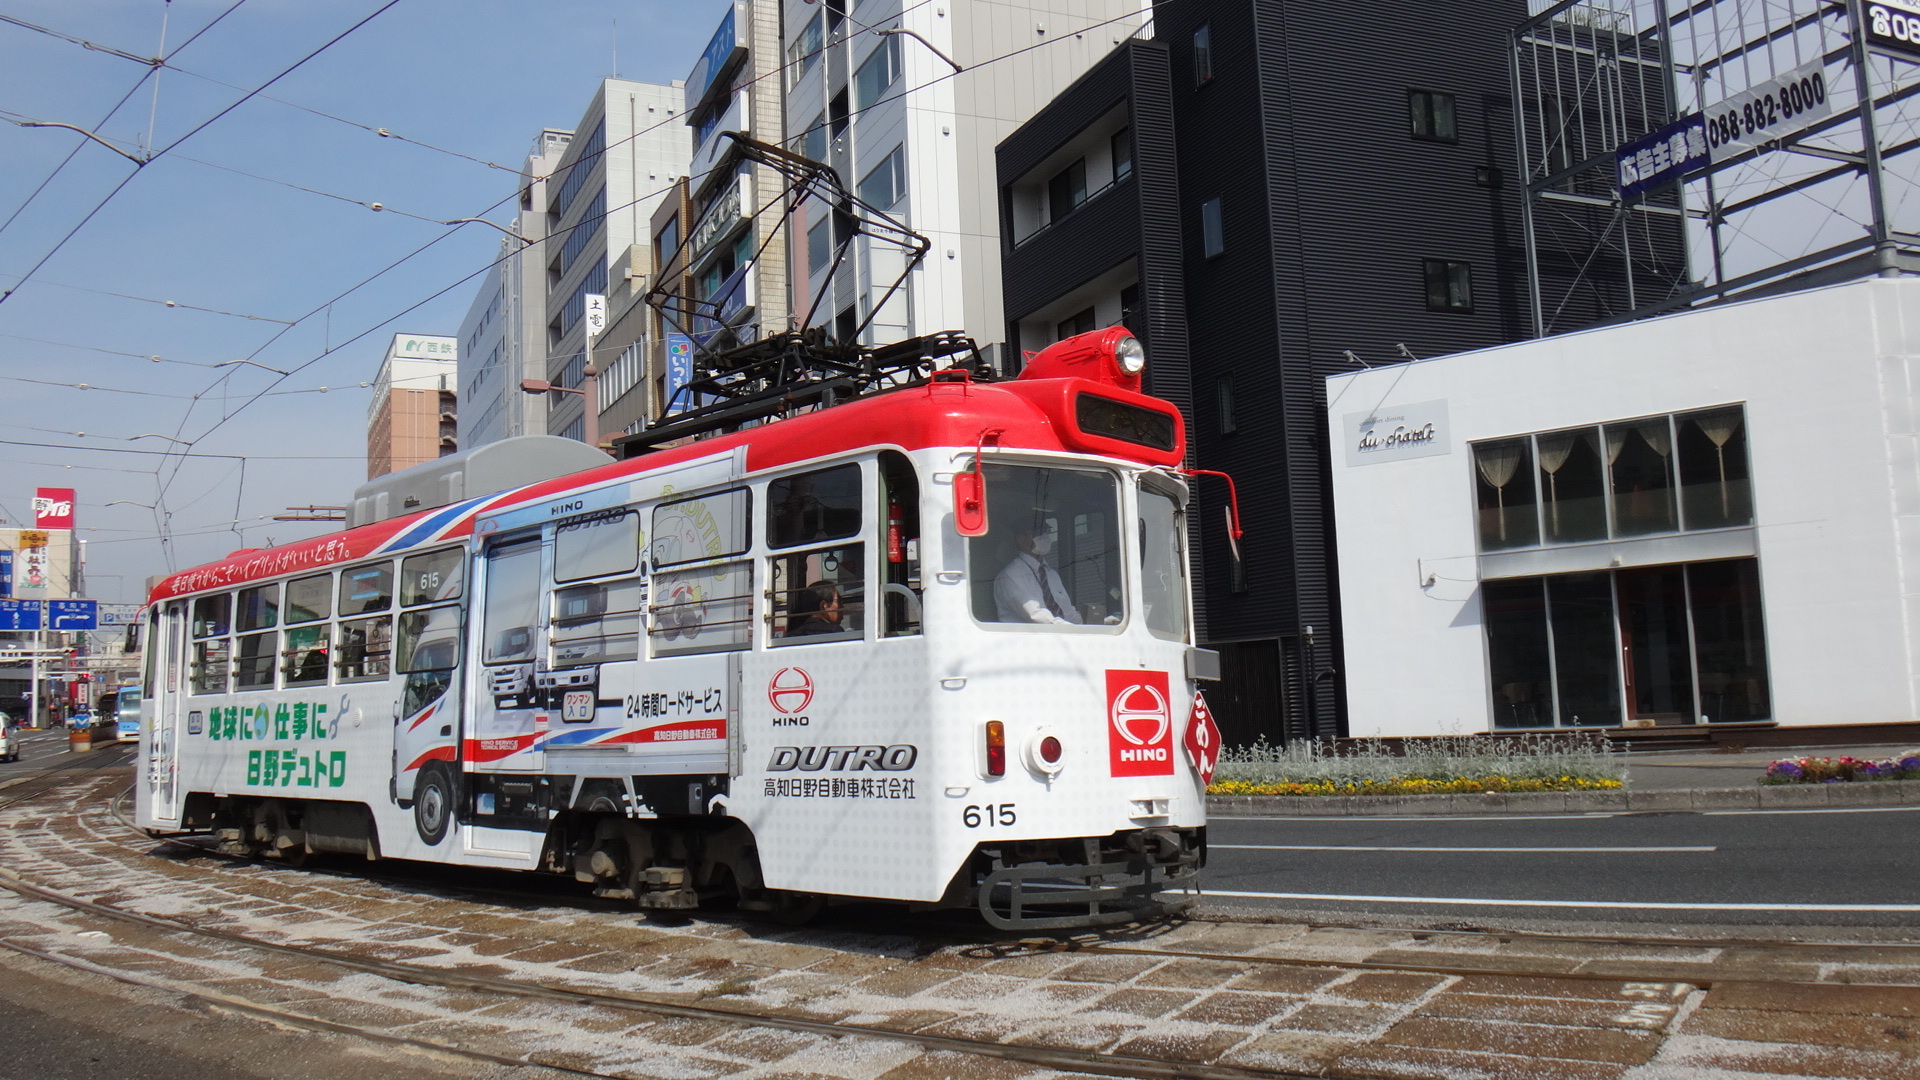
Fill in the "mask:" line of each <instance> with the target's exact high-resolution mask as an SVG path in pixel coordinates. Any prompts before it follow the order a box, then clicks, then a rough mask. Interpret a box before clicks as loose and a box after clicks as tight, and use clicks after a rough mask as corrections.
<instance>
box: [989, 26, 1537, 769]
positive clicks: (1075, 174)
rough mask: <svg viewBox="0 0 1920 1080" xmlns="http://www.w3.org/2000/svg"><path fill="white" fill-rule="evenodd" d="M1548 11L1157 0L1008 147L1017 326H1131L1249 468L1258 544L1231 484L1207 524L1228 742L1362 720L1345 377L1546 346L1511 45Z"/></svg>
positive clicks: (1038, 335)
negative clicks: (1344, 556)
mask: <svg viewBox="0 0 1920 1080" xmlns="http://www.w3.org/2000/svg"><path fill="white" fill-rule="evenodd" d="M1526 17H1527V10H1526V4H1525V3H1524V2H1523V0H1494V2H1492V3H1486V4H1471V5H1456V6H1454V7H1450V8H1446V9H1444V10H1443V9H1438V8H1435V7H1433V6H1432V5H1431V4H1424V3H1416V2H1414V0H1381V2H1379V3H1375V4H1370V5H1365V6H1363V7H1359V8H1356V7H1354V6H1353V5H1349V4H1338V3H1334V2H1332V0H1313V2H1306V3H1278V2H1275V0H1180V2H1178V3H1165V4H1157V5H1156V7H1155V39H1154V40H1151V41H1133V42H1127V43H1125V44H1123V45H1122V46H1120V47H1119V48H1118V49H1116V50H1115V52H1114V53H1113V54H1112V55H1111V56H1109V57H1108V58H1107V59H1106V60H1105V61H1103V62H1102V63H1101V64H1100V65H1099V66H1097V67H1095V68H1094V69H1092V70H1091V71H1089V72H1088V73H1087V74H1086V75H1085V76H1083V77H1082V78H1081V79H1080V80H1079V81H1078V82H1076V83H1075V84H1074V85H1073V86H1071V87H1069V88H1068V89H1067V90H1066V91H1065V92H1064V93H1062V94H1061V95H1060V96H1059V97H1058V98H1057V99H1055V101H1054V102H1053V103H1052V104H1051V105H1049V106H1048V107H1047V108H1045V109H1043V110H1042V111H1041V112H1040V113H1038V114H1037V115H1036V116H1035V117H1034V118H1033V120H1031V121H1030V122H1029V123H1028V124H1026V125H1025V126H1024V127H1022V128H1021V129H1020V130H1019V131H1017V132H1015V133H1014V134H1013V135H1012V136H1010V137H1009V138H1008V139H1007V140H1006V141H1005V142H1003V143H1002V144H1001V145H1000V148H999V152H998V176H999V183H1000V189H1001V199H1002V209H1003V230H1002V236H1003V266H1004V271H1003V272H1004V282H1005V296H1006V316H1007V321H1008V341H1009V342H1010V343H1012V344H1013V345H1014V347H1015V349H1017V350H1026V351H1032V350H1035V349H1038V348H1041V347H1044V346H1045V345H1047V344H1050V343H1051V342H1052V341H1055V340H1058V338H1059V337H1062V336H1066V335H1067V334H1069V333H1074V332H1078V331H1079V330H1081V329H1092V328H1093V327H1094V326H1100V325H1109V324H1111V323H1113V322H1116V321H1124V322H1125V323H1126V324H1127V325H1128V326H1129V327H1132V328H1133V329H1134V330H1135V332H1136V333H1139V334H1140V335H1141V337H1142V339H1143V340H1144V341H1145V342H1146V344H1147V349H1148V377H1149V389H1150V390H1151V391H1152V392H1154V393H1156V394H1160V395H1161V396H1164V397H1167V398H1168V399H1169V400H1172V401H1174V402H1176V403H1177V404H1179V405H1180V407H1181V408H1182V409H1183V410H1185V411H1186V413H1187V416H1188V421H1189V429H1190V431H1191V432H1192V436H1193V440H1192V446H1193V451H1192V452H1193V457H1194V460H1193V465H1194V466H1195V467H1197V468H1203V469H1217V470H1221V471H1224V472H1227V473H1230V474H1232V475H1233V477H1234V478H1235V480H1236V481H1237V483H1238V486H1239V494H1240V506H1241V511H1242V515H1243V519H1244V524H1245V528H1246V536H1245V537H1244V538H1242V540H1241V541H1240V544H1239V545H1238V555H1239V557H1238V558H1236V557H1235V554H1236V553H1235V550H1234V547H1233V545H1232V544H1231V541H1230V540H1229V538H1228V536H1227V529H1226V518H1225V513H1224V507H1225V505H1226V493H1225V491H1224V490H1223V489H1222V488H1218V487H1215V486H1213V485H1214V483H1215V482H1214V481H1210V480H1201V481H1199V483H1200V484H1201V487H1200V490H1199V497H1198V498H1197V499H1196V503H1195V505H1196V507H1197V508H1198V511H1197V513H1196V514H1195V515H1194V519H1193V520H1194V523H1195V526H1196V532H1197V534H1198V536H1197V546H1196V548H1195V551H1194V555H1195V563H1196V568H1197V573H1196V592H1197V593H1198V596H1197V597H1196V601H1197V609H1198V613H1199V617H1200V627H1201V638H1202V643H1203V644H1205V645H1207V646H1208V647H1210V648H1214V649H1217V650H1219V651H1220V652H1221V654H1222V661H1223V663H1222V668H1223V679H1222V682H1221V684H1220V686H1219V688H1218V689H1217V690H1210V691H1209V695H1208V700H1209V703H1210V704H1212V705H1213V707H1214V711H1215V713H1216V715H1217V716H1218V717H1219V720H1220V723H1221V727H1222V729H1223V733H1224V735H1225V737H1226V741H1227V743H1228V744H1230V745H1231V744H1247V743H1251V742H1253V741H1254V740H1255V739H1256V738H1264V739H1265V740H1266V741H1268V742H1271V743H1279V742H1282V741H1286V740H1290V739H1295V738H1304V737H1320V736H1331V735H1343V734H1345V715H1344V707H1343V705H1342V698H1343V693H1342V682H1341V678H1342V676H1341V670H1340V669H1341V634H1340V626H1339V621H1338V620H1339V605H1338V602H1337V589H1338V582H1337V580H1336V567H1335V559H1334V551H1333V530H1332V522H1331V495H1330V480H1329V475H1330V474H1329V460H1330V459H1329V447H1328V446H1327V439H1326V434H1325V431H1326V422H1325V416H1326V409H1327V402H1326V391H1325V382H1324V378H1325V376H1326V375H1328V374H1330V373H1333V372H1336V371H1344V370H1351V369H1352V367H1353V366H1354V365H1355V364H1356V363H1358V364H1364V365H1368V366H1375V365H1382V364H1390V363H1395V362H1399V361H1402V360H1404V359H1406V358H1407V357H1409V356H1413V357H1422V358H1424V357H1430V356H1437V355H1440V354H1444V353H1452V352H1459V351H1461V350H1466V349H1474V348H1481V347H1485V346H1489V345H1495V344H1500V343H1503V342H1509V341H1515V340H1519V339H1521V338H1522V337H1524V336H1526V334H1527V329H1528V326H1529V324H1530V317H1529V314H1528V312H1527V310H1526V307H1525V303H1526V299H1525V298H1526V282H1525V272H1526V271H1525V259H1524V255H1523V252H1522V249H1521V236H1520V205H1519V201H1518V199H1519V195H1518V192H1517V191H1516V190H1515V187H1514V185H1513V184H1511V183H1510V182H1509V179H1510V178H1512V177H1514V176H1515V175H1516V174H1515V160H1516V153H1515V149H1514V146H1515V134H1514V127H1513V125H1514V123H1515V110H1514V108H1513V103H1512V100H1511V98H1510V90H1509V85H1510V83H1509V63H1510V55H1509V51H1508V50H1509V48H1510V42H1511V34H1512V30H1513V28H1514V27H1515V26H1516V25H1517V24H1519V23H1520V22H1522V21H1524V20H1525V19H1526ZM1122 128H1125V129H1126V136H1125V138H1124V139H1123V140H1122V139H1119V138H1117V137H1116V133H1117V132H1119V131H1120V130H1121V129H1122ZM1123 143H1124V144H1125V145H1124V146H1123ZM1123 151H1124V152H1126V153H1130V155H1131V159H1130V160H1128V161H1124V162H1123V157H1122V155H1123ZM1353 407H1354V408H1355V409H1364V408H1365V405H1364V403H1355V404H1354V406H1353ZM1408 527H1410V528H1417V527H1418V523H1417V522H1409V523H1408ZM1408 572H1409V573H1412V572H1413V571H1412V570H1411V569H1409V571H1408Z"/></svg>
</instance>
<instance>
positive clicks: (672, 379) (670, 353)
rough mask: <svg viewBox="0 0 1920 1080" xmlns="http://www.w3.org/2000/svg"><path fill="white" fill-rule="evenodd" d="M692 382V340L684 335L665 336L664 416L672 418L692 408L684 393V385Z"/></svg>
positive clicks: (691, 403)
mask: <svg viewBox="0 0 1920 1080" xmlns="http://www.w3.org/2000/svg"><path fill="white" fill-rule="evenodd" d="M692 381H693V339H692V338H690V337H688V336H687V335H685V334H668V335H667V407H666V409H665V410H664V412H665V415H667V416H673V415H675V414H677V413H683V412H686V411H687V410H688V409H691V408H693V402H692V401H690V400H688V395H687V394H686V393H685V390H686V385H687V384H688V383H690V382H692Z"/></svg>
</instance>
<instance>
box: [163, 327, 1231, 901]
mask: <svg viewBox="0 0 1920 1080" xmlns="http://www.w3.org/2000/svg"><path fill="white" fill-rule="evenodd" d="M962 340H964V339H962ZM965 350H972V346H971V343H970V342H966V343H965ZM907 351H908V352H910V353H915V354H925V353H927V352H928V351H929V350H928V349H927V348H926V347H925V346H924V345H923V344H915V346H914V348H913V349H909V350H907ZM932 351H934V352H940V351H941V350H932ZM894 353H895V354H896V355H898V354H900V350H899V349H897V348H896V349H894ZM971 359H972V363H971V364H970V365H969V364H962V363H955V364H953V365H952V366H950V367H946V368H942V369H939V370H934V369H933V366H932V364H931V363H930V362H928V361H927V360H926V359H925V356H924V355H917V358H916V359H915V360H914V362H913V365H910V369H911V370H914V371H917V372H918V374H917V375H916V377H913V378H910V379H906V380H904V381H903V384H902V381H901V380H896V385H892V386H888V387H880V388H877V389H875V390H874V391H873V392H867V393H861V394H857V395H854V396H852V397H851V400H845V401H844V402H840V403H834V399H833V396H832V395H831V394H823V395H822V396H820V398H819V400H818V404H820V405H831V407H822V408H818V409H816V410H814V411H809V412H803V413H801V414H799V415H790V416H787V417H786V418H781V419H770V420H768V421H765V422H761V423H758V424H755V425H752V426H745V427H739V426H738V425H737V424H734V425H731V426H734V427H736V428H737V430H731V431H717V432H713V433H711V435H710V437H706V438H701V439H697V440H693V441H687V440H685V439H677V440H676V439H659V438H655V439H651V440H645V439H631V438H630V439H629V440H626V441H627V442H629V443H639V444H640V445H637V446H623V448H622V449H623V451H624V452H627V453H629V454H631V455H632V456H628V457H626V458H624V459H622V460H612V461H606V462H605V463H604V464H599V465H596V466H595V467H592V468H588V469H586V470H585V471H577V472H571V473H568V474H566V475H560V476H555V477H552V478H550V479H545V480H540V481H537V482H533V483H525V484H521V485H518V486H515V487H512V488H509V489H508V490H504V491H498V492H494V493H490V494H486V495H482V496H480V497H475V498H463V499H459V500H458V501H453V502H450V503H449V504H448V505H443V506H439V507H433V508H429V509H421V510H415V511H412V512H408V513H405V514H404V515H403V516H398V517H393V518H390V519H388V520H381V521H374V522H371V523H368V524H364V525H358V526H356V527H351V528H349V529H347V530H346V531H344V532H341V533H337V534H333V535H328V536H322V537H316V538H313V539H309V540H303V541H300V542H297V543H292V544H288V545H284V546H281V547H276V548H272V549H266V550H248V551H240V552H235V553H234V554H233V555H231V556H229V557H228V558H226V559H223V560H221V561H218V562H215V563H211V564H208V565H205V566H200V567H196V568H193V569H190V570H185V571H183V572H180V573H177V574H174V575H172V576H171V577H168V578H166V579H165V580H163V581H161V582H160V583H159V584H158V585H157V586H156V587H155V588H154V589H153V590H152V594H151V597H150V621H149V625H148V628H147V633H148V634H149V637H148V639H147V640H148V641H149V643H150V644H149V647H148V648H147V650H146V653H145V663H146V666H147V669H146V671H145V674H144V678H143V680H142V683H141V694H142V695H143V699H142V709H143V714H144V717H145V722H144V723H143V725H142V733H141V754H142V758H143V763H144V768H143V771H142V782H141V783H140V784H139V787H138V798H137V813H138V821H139V823H140V824H141V825H142V826H143V827H144V828H146V829H148V830H150V831H152V832H153V833H155V834H156V835H166V834H180V833H189V832H211V833H214V834H216V835H217V837H218V839H219V841H220V843H221V845H222V847H223V849H224V850H227V851H230V852H233V853H244V854H253V855H260V856H267V857H273V858H279V859H284V860H287V861H288V862H291V863H299V862H302V861H304V860H305V859H306V858H307V857H309V856H310V855H312V854H314V853H319V852H336V853H348V854H353V855H363V856H365V857H367V858H380V857H389V858H401V859H411V860H420V861H425V862H437V863H451V864H461V865H468V866H486V867H499V868H511V869H520V870H529V871H544V872H549V873H560V874H569V875H572V876H574V877H575V878H577V879H578V880H580V881H581V882H583V883H585V884H588V885H591V886H592V887H593V889H594V891H595V892H597V893H598V894H600V895H603V896H610V897H620V898H631V899H632V900H634V901H635V902H636V903H637V904H638V905H639V906H641V907H643V908H652V909H689V908H694V907H697V906H700V905H702V904H709V903H720V902H725V903H732V904H737V905H738V906H739V907H741V908H744V909H749V910H760V911H770V912H772V913H774V914H775V915H777V916H780V917H783V918H795V919H797V918H804V917H807V916H808V915H810V914H811V913H812V912H814V911H816V910H818V909H819V907H820V906H821V905H823V904H824V903H830V902H843V901H848V900H855V899H861V900H885V901H897V902H902V903H905V904H908V905H912V906H914V907H917V908H939V907H972V908H976V909H978V910H979V911H980V913H981V914H982V915H983V916H984V917H985V918H986V919H987V920H988V921H989V922H990V923H992V924H993V925H995V926H999V927H1004V928H1015V929H1034V928H1048V927H1061V926H1084V925H1099V924H1105V923H1114V922H1121V921H1128V920H1135V919H1140V918H1143V917H1150V916H1154V915H1158V914H1163V913H1166V912H1169V911H1175V910H1179V909H1180V908H1182V907H1184V906H1186V905H1187V904H1190V903H1191V902H1192V900H1193V899H1194V898H1195V896H1196V895H1197V889H1198V875H1199V872H1200V870H1201V868H1202V866H1203V864H1204V862H1205V855H1206V847H1205V835H1206V830H1205V812H1204V787H1205V782H1206V779H1207V778H1208V777H1209V776H1210V774H1211V771H1212V767H1213V761H1214V759H1215V757H1216V756H1217V752H1218V743H1219V735H1218V731H1217V729H1215V728H1214V726H1213V722H1212V720H1211V718H1210V717H1209V716H1208V715H1207V713H1206V708H1205V704H1204V701H1203V700H1202V698H1201V695H1200V684H1201V682H1202V681H1203V680H1206V679H1210V678H1217V677H1218V674H1217V670H1218V669H1217V658H1216V657H1215V656H1214V654H1212V653H1210V652H1208V651H1207V650H1203V649H1197V648H1195V647H1194V644H1193V620H1192V613H1191V604H1190V600H1189V596H1190V590H1189V582H1188V571H1187V557H1186V552H1185V550H1184V549H1185V543H1186V536H1187V528H1186V515H1187V504H1188V500H1189V497H1190V495H1189V485H1188V482H1187V477H1186V474H1184V473H1183V471H1182V470H1181V467H1180V466H1181V462H1182V460H1183V457H1184V452H1185V430H1184V425H1183V422H1182V418H1181V415H1180V413H1179V411H1178V410H1177V409H1175V408H1174V407H1173V406H1172V405H1170V404H1169V403H1167V402H1165V401H1162V400H1160V399H1157V398H1154V397H1151V396H1148V395H1146V394H1144V393H1143V392H1142V391H1141V384H1142V368H1143V366H1144V363H1145V358H1144V355H1143V353H1142V350H1141V347H1140V345H1139V343H1138V342H1137V341H1136V340H1135V339H1134V338H1133V337H1131V336H1130V335H1129V334H1128V333H1127V332H1126V331H1125V330H1124V328H1120V327H1115V328H1111V329H1108V330H1100V331H1094V332H1092V333H1090V334H1082V335H1078V336H1076V337H1072V338H1068V339H1066V340H1064V341H1062V342H1060V343H1058V344H1055V345H1053V346H1051V347H1050V348H1048V349H1046V350H1044V351H1042V352H1040V353H1038V354H1035V355H1034V356H1032V357H1031V358H1030V359H1029V361H1028V363H1027V364H1026V366H1025V368H1024V370H1023V371H1022V372H1021V374H1020V375H1019V376H1018V377H1016V378H1013V379H1009V380H998V381H990V379H989V376H990V374H991V373H990V371H988V370H987V369H986V367H985V365H984V364H982V363H980V362H979V357H978V353H977V351H972V352H971ZM870 361H871V356H867V357H866V358H865V360H863V363H864V364H865V368H864V369H863V370H867V371H868V372H869V373H871V372H872V370H873V365H872V364H871V362H870ZM857 366H858V365H856V367H857ZM849 370H852V369H849ZM819 385H825V384H819ZM766 396H767V395H765V394H762V395H761V397H766ZM796 397H797V395H796V394H795V393H794V392H793V391H792V389H791V388H789V389H788V391H787V392H785V394H784V396H782V397H781V398H780V400H781V401H782V402H783V403H784V405H783V407H784V408H786V409H787V411H788V412H791V411H792V410H791V403H792V402H793V401H794V400H796ZM706 411H707V412H713V411H715V410H714V409H712V408H708V409H707V410H706ZM721 411H723V412H724V411H725V410H721ZM723 419H724V418H723ZM734 419H735V420H737V419H738V413H737V410H736V411H735V415H734ZM709 426H713V425H709ZM683 427H684V425H683ZM677 430H680V429H673V428H672V426H671V425H669V427H668V429H667V430H665V431H664V432H663V434H666V435H672V434H675V432H676V431H677ZM662 442H666V443H677V445H666V446H661V445H659V444H661V443H662ZM636 451H638V452H636ZM596 459H597V458H596ZM429 505H430V504H429Z"/></svg>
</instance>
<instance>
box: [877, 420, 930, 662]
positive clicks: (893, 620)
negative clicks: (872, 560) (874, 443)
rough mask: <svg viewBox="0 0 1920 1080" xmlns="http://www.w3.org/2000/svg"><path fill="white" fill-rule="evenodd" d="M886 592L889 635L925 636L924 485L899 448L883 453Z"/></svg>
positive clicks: (885, 628)
mask: <svg viewBox="0 0 1920 1080" xmlns="http://www.w3.org/2000/svg"><path fill="white" fill-rule="evenodd" d="M880 489H881V490H880V504H881V506H880V513H881V522H882V524H883V526H884V528H885V530H886V531H885V532H884V533H883V534H882V536H881V544H882V549H881V563H880V571H881V573H880V578H881V580H880V592H881V601H880V602H881V611H882V614H883V615H884V621H883V622H882V624H881V631H880V632H881V633H882V634H883V635H885V636H887V637H899V636H901V635H904V634H918V633H919V632H920V596H921V585H920V482H919V479H918V478H917V477H916V476H915V475H914V472H913V463H912V462H910V461H908V460H907V456H906V455H905V454H902V453H900V452H899V451H897V450H883V451H881V453H880Z"/></svg>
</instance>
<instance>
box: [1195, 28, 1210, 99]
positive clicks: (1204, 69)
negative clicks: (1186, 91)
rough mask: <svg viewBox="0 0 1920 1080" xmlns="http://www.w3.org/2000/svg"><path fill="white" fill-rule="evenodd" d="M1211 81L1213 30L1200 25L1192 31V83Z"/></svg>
mask: <svg viewBox="0 0 1920 1080" xmlns="http://www.w3.org/2000/svg"><path fill="white" fill-rule="evenodd" d="M1212 81H1213V31H1212V29H1211V28H1209V27H1206V26H1202V27H1201V28H1200V29H1198V30H1195V31H1194V32H1193V85H1195V86H1205V85H1207V84H1208V83H1210V82H1212Z"/></svg>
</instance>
